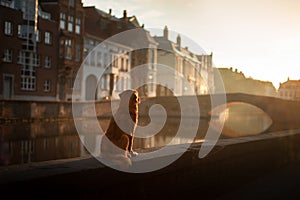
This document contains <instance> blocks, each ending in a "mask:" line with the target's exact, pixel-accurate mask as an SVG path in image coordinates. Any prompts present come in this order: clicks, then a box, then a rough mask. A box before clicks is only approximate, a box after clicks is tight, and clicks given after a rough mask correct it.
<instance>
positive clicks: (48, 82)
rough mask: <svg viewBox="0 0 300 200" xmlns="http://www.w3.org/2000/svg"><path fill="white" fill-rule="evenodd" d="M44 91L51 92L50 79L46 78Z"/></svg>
mask: <svg viewBox="0 0 300 200" xmlns="http://www.w3.org/2000/svg"><path fill="white" fill-rule="evenodd" d="M44 91H45V92H50V80H45V82H44Z"/></svg>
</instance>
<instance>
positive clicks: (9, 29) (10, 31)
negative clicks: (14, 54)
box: [4, 21, 13, 35]
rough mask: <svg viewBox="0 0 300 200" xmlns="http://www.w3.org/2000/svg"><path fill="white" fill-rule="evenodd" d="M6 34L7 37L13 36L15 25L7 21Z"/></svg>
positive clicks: (5, 23)
mask: <svg viewBox="0 0 300 200" xmlns="http://www.w3.org/2000/svg"><path fill="white" fill-rule="evenodd" d="M4 34H5V35H12V34H13V25H12V23H11V22H8V21H5V22H4Z"/></svg>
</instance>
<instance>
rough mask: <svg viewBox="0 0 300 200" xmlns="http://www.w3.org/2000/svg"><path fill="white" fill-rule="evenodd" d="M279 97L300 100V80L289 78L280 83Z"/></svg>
mask: <svg viewBox="0 0 300 200" xmlns="http://www.w3.org/2000/svg"><path fill="white" fill-rule="evenodd" d="M278 97H279V98H282V99H288V100H295V101H300V80H290V79H288V80H287V81H286V82H284V83H280V86H279V89H278Z"/></svg>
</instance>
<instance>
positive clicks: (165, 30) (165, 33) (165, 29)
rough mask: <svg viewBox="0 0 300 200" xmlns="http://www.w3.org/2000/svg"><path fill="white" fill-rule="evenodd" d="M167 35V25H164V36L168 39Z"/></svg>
mask: <svg viewBox="0 0 300 200" xmlns="http://www.w3.org/2000/svg"><path fill="white" fill-rule="evenodd" d="M168 35H169V30H168V27H167V26H165V28H164V38H165V39H168Z"/></svg>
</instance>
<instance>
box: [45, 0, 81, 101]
mask: <svg viewBox="0 0 300 200" xmlns="http://www.w3.org/2000/svg"><path fill="white" fill-rule="evenodd" d="M40 2H41V6H42V8H43V9H44V10H46V11H47V12H48V13H50V14H51V16H52V18H53V20H54V21H56V22H57V26H56V29H57V30H59V36H58V37H59V38H58V40H57V41H58V44H59V51H58V52H59V55H58V74H57V77H58V84H57V91H58V92H57V98H58V99H59V100H71V99H72V94H77V95H80V91H81V88H79V87H74V83H75V79H76V75H77V72H78V70H79V68H80V65H81V63H82V60H83V26H84V10H83V4H82V2H81V0H40Z"/></svg>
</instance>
